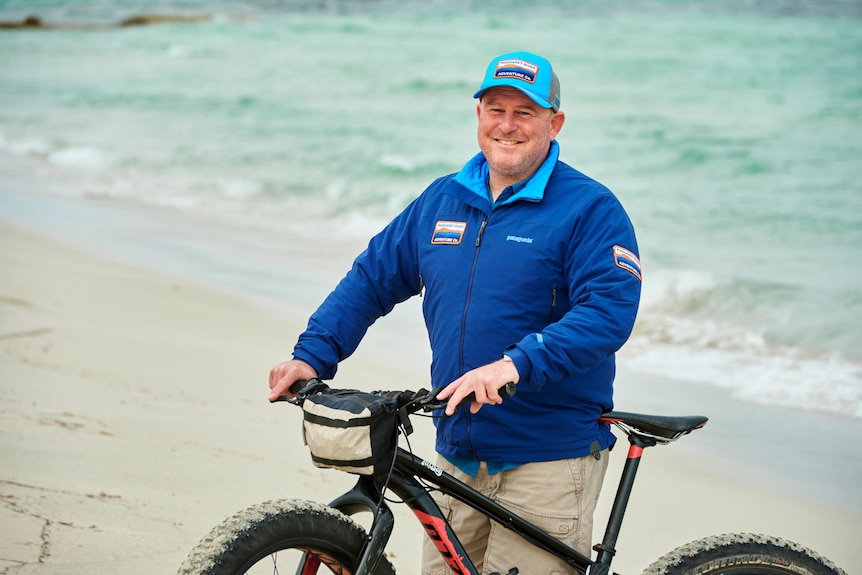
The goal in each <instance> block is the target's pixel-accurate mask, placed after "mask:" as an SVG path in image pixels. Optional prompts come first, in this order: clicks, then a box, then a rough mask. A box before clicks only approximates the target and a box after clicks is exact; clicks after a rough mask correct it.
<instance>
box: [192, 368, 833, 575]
mask: <svg viewBox="0 0 862 575" xmlns="http://www.w3.org/2000/svg"><path fill="white" fill-rule="evenodd" d="M303 383H306V382H303ZM307 383H308V385H307V386H306V387H304V388H303V389H302V390H300V391H298V393H297V396H296V398H293V399H291V398H288V397H287V396H282V397H280V398H279V400H281V401H288V402H290V403H293V404H297V405H302V401H303V394H304V392H306V390H311V389H314V386H315V385H317V386H319V385H322V386H323V387H326V388H327V389H328V387H327V386H326V385H325V384H322V382H319V381H317V380H310V382H307ZM441 390H442V388H437V389H434V390H432V391H430V392H429V391H427V390H420V391H418V392H412V391H395V392H392V391H390V392H375V393H376V394H378V395H380V396H383V397H390V398H394V399H395V400H396V403H397V413H396V415H395V417H397V418H398V427H399V433H400V435H403V436H405V437H406V436H408V435H409V434H410V433H411V432H412V424H411V422H410V416H413V415H416V414H418V412H424V413H426V414H427V413H429V412H435V411H437V410H439V409H441V408H442V407H443V406H444V405H445V402H441V401H439V400H437V399H436V395H437V394H438V393H439V392H440V391H441ZM292 391H294V390H293V389H292ZM333 391H335V390H333ZM338 391H341V392H344V391H352V390H338ZM358 393H361V392H358ZM500 393H501V395H503V396H505V395H511V394H512V393H514V385H512V384H510V385H509V386H507V387H506V388H503V389H501V391H500ZM469 400H470V398H468V399H467V400H465V402H466V401H469ZM600 421H601V422H603V423H608V424H612V425H614V426H615V427H616V428H618V429H620V430H621V431H622V432H623V433H624V434H625V435H626V436H627V438H628V442H629V449H628V455H627V459H626V462H625V464H624V467H623V471H622V475H621V478H620V481H619V486H618V488H617V492H616V496H615V499H614V502H613V505H612V507H611V511H610V515H609V518H608V522H607V526H606V528H605V533H604V537H603V538H602V541H601V543H599V544H597V545H595V547H593V550H594V551H595V552H596V555H595V558H594V559H591V558H589V557H587V556H585V555H583V554H581V553H579V552H578V551H576V550H575V549H572V548H571V547H568V546H567V545H565V544H564V543H562V542H561V541H559V540H557V539H555V538H554V537H553V536H551V535H549V534H548V533H546V532H544V531H542V530H541V529H539V528H538V527H536V526H534V525H532V524H531V523H529V522H528V521H526V520H524V519H522V518H521V517H519V516H518V515H517V514H515V513H513V512H512V511H509V510H508V509H506V508H505V507H503V506H501V505H499V504H498V503H496V502H494V501H492V500H490V499H488V498H487V497H485V496H483V495H482V494H481V493H479V492H477V491H475V490H473V489H472V488H470V487H468V486H466V485H464V484H463V483H461V482H460V481H458V480H457V479H455V478H454V477H452V476H451V475H449V474H447V473H445V472H443V471H442V470H441V469H439V468H438V467H436V466H435V465H434V464H432V463H430V462H428V461H425V460H424V459H422V458H420V457H417V456H416V455H414V454H413V453H412V452H411V451H409V450H408V449H404V448H402V447H400V446H397V445H396V443H397V442H396V440H394V439H393V449H392V459H391V464H390V466H389V469H388V472H385V473H376V474H374V475H360V476H359V479H358V480H357V482H356V485H355V486H354V487H353V488H352V489H350V490H349V491H347V492H346V493H344V494H342V495H341V496H339V497H337V498H336V499H334V500H333V501H332V502H331V503H329V504H328V505H324V504H321V503H316V502H312V501H304V500H299V499H284V500H276V501H267V502H264V503H260V504H257V505H253V506H251V507H249V508H247V509H245V510H243V511H240V512H239V513H237V514H235V515H233V516H231V517H228V518H227V519H225V520H224V521H223V522H222V523H221V524H220V525H218V526H216V527H215V528H214V529H212V531H210V533H209V534H208V535H206V536H205V537H204V538H203V539H202V540H201V541H200V543H199V544H198V545H197V546H196V547H195V548H194V549H193V550H192V552H191V553H190V554H189V556H188V558H187V559H186V561H185V562H184V563H183V565H182V566H181V567H180V569H179V571H178V575H238V574H242V573H263V572H269V573H279V572H280V571H279V569H280V568H281V567H283V566H284V565H286V561H290V565H291V567H293V568H294V569H293V572H294V573H297V574H298V575H309V574H313V573H318V572H332V573H338V574H352V575H370V574H374V575H390V574H393V573H394V572H395V571H394V569H393V567H392V565H391V563H390V562H389V560H388V559H387V558H386V556H385V548H386V544H387V541H388V540H389V536H390V534H391V533H392V530H393V528H394V523H395V520H394V516H393V513H392V511H391V509H390V508H389V505H388V502H389V500H388V499H387V498H386V497H385V494H386V493H387V492H392V493H394V494H395V495H397V496H398V498H399V499H400V501H401V502H403V503H404V504H406V505H407V506H408V507H409V508H410V509H411V510H412V511H413V513H414V515H415V516H416V518H417V519H418V520H419V522H420V523H421V525H422V528H423V530H424V531H425V533H426V534H427V536H428V537H431V538H432V540H433V541H434V543H435V546H436V547H437V549H438V551H439V552H440V553H441V555H442V556H443V557H444V559H445V560H446V562H447V565H448V566H449V568H450V570H451V571H452V573H455V574H463V575H478V573H479V572H478V571H477V569H476V567H475V566H474V565H473V564H472V563H471V562H470V559H469V557H468V556H467V554H466V553H465V552H464V549H463V548H462V546H461V544H460V542H459V540H458V537H457V535H456V534H455V533H454V532H453V531H452V529H451V528H450V527H449V525H448V523H447V522H446V518H445V517H444V516H443V514H442V513H441V511H440V509H439V507H438V506H437V504H436V503H435V502H434V499H433V498H432V496H431V494H430V493H431V491H432V490H438V491H440V492H442V493H444V494H448V495H451V496H452V497H455V498H456V499H458V500H460V501H462V502H464V503H466V504H468V505H470V506H471V507H473V508H474V509H476V510H478V511H480V512H481V513H483V514H484V515H486V516H487V517H489V518H490V519H492V520H494V521H497V522H498V523H500V524H502V525H503V526H505V527H507V528H509V529H511V530H513V531H514V532H516V533H517V534H519V535H520V536H521V537H523V538H524V539H526V540H527V541H529V542H531V543H532V544H533V545H534V546H536V547H537V548H539V549H543V550H544V551H547V552H548V553H551V554H553V555H554V556H555V557H558V558H560V559H562V560H563V561H565V562H566V563H567V564H568V565H571V566H572V567H573V568H574V569H575V570H576V571H577V572H578V573H581V574H588V575H608V574H610V573H613V572H612V571H611V570H610V567H611V562H612V559H613V557H614V555H615V554H616V548H615V547H616V543H617V537H618V535H619V532H620V528H621V526H622V523H623V517H624V514H625V510H626V506H627V505H628V501H629V497H630V495H631V493H632V490H633V487H634V481H635V477H636V475H637V470H638V465H639V463H640V460H641V458H642V457H643V454H644V450H645V449H646V448H648V447H654V446H657V445H665V444H669V443H672V442H674V441H676V440H678V439H680V438H681V437H683V436H685V435H687V434H689V433H691V432H692V431H694V430H697V429H700V428H702V427H703V426H704V425H706V423H707V418H706V417H704V416H661V415H647V414H640V413H630V412H622V411H610V412H607V413H604V414H603V415H602V416H601V418H600ZM408 447H409V443H408ZM361 512H370V513H371V514H372V516H373V521H372V524H371V527H370V529H369V530H368V531H367V532H366V531H365V529H363V528H362V527H361V526H359V525H358V524H357V523H356V522H354V521H353V519H351V516H352V515H355V514H357V513H361ZM321 569H323V570H321ZM521 569H525V567H523V566H522V567H521ZM319 570H321V571H319ZM518 573H519V568H518V566H516V565H513V566H512V567H511V569H510V570H509V571H508V573H506V574H494V575H517V574H518ZM721 574H727V575H731V574H732V575H791V574H793V575H846V573H845V572H844V571H843V570H842V569H840V568H838V567H837V566H835V565H834V564H833V563H832V562H831V561H829V560H828V559H826V558H824V557H822V556H820V555H818V554H817V553H815V552H814V551H812V550H810V549H807V548H805V547H803V546H801V545H799V544H796V543H793V542H790V541H787V540H784V539H781V538H778V537H772V536H767V535H759V534H751V533H735V534H724V535H717V536H713V537H707V538H703V539H699V540H697V541H693V542H691V543H688V544H686V545H683V546H681V547H678V548H677V549H674V550H673V551H671V552H669V553H667V554H665V555H664V556H662V557H661V558H659V559H658V560H656V561H655V562H654V563H653V564H652V565H650V566H649V567H648V568H647V569H646V570H645V571H644V575H721ZM522 575H527V574H526V572H525V573H523V574H522Z"/></svg>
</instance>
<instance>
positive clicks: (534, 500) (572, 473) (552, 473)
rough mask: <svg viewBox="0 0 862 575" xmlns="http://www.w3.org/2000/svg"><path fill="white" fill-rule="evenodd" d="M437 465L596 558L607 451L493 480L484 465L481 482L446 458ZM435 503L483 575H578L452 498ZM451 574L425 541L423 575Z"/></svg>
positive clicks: (497, 475) (531, 466) (437, 495)
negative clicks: (513, 573)
mask: <svg viewBox="0 0 862 575" xmlns="http://www.w3.org/2000/svg"><path fill="white" fill-rule="evenodd" d="M437 466H438V467H440V468H441V469H443V470H444V471H446V472H447V473H449V474H451V475H453V476H455V477H457V478H458V479H459V480H460V481H463V482H464V483H466V484H467V485H470V486H471V487H473V488H474V489H476V490H477V491H479V492H480V493H482V494H483V495H485V496H487V497H489V498H491V499H492V500H494V501H496V502H498V503H499V504H501V505H504V506H505V507H507V508H510V509H512V511H514V512H515V513H517V514H518V515H520V516H521V517H523V518H524V519H525V520H527V521H529V522H531V523H533V524H535V525H536V526H538V527H539V528H541V529H543V530H545V531H547V532H548V533H550V534H551V535H553V536H554V537H556V538H557V539H560V540H562V541H564V542H565V543H566V544H567V545H569V546H571V547H574V548H575V549H577V550H578V551H580V552H581V553H583V554H584V555H587V556H588V557H589V556H590V554H591V547H592V531H593V512H594V511H595V509H596V502H597V501H598V499H599V492H600V491H601V488H602V481H603V480H604V477H605V471H607V467H608V451H607V450H605V451H602V452H601V459H599V460H598V461H597V460H596V459H595V458H594V457H593V456H592V455H588V456H586V457H580V458H577V459H563V460H559V461H547V462H539V463H527V464H524V465H521V466H520V467H516V468H515V469H512V470H510V471H504V472H502V473H495V474H494V475H488V470H487V467H486V466H485V464H484V463H483V464H482V465H481V467H480V468H479V473H478V475H477V476H476V477H470V476H469V475H467V474H465V473H463V472H462V471H461V470H459V469H458V468H457V467H455V466H453V465H452V464H451V463H449V462H448V461H447V460H446V459H445V458H444V457H441V456H438V457H437ZM434 499H435V501H436V502H437V505H439V506H440V509H441V510H442V511H443V514H444V515H445V516H446V518H447V519H448V521H449V524H450V525H451V526H452V529H453V530H454V531H455V534H456V535H457V536H458V539H459V540H460V541H461V544H462V545H463V546H464V549H465V550H466V551H467V555H469V557H470V560H471V561H472V562H473V564H474V565H475V566H476V568H477V569H478V570H479V572H480V573H483V574H485V575H487V574H488V573H493V572H495V571H496V572H499V573H502V574H505V573H508V572H509V570H510V569H511V568H512V567H517V568H518V570H519V574H520V575H534V574H535V575H557V574H573V573H575V570H574V569H573V568H571V567H569V566H567V565H566V564H565V563H563V562H561V561H560V560H558V559H556V558H554V557H553V556H552V555H550V554H548V553H546V552H544V551H541V550H540V549H538V548H536V547H534V546H533V545H531V544H530V543H528V542H526V541H525V540H524V539H522V538H521V537H520V536H518V535H516V534H515V533H513V532H512V531H511V530H509V529H506V528H505V527H503V526H501V525H500V524H498V523H496V522H495V521H492V520H490V519H488V518H487V517H485V516H484V515H481V514H479V513H477V512H476V511H474V510H473V509H471V508H470V507H468V506H467V505H464V504H463V503H461V502H459V501H456V500H455V499H453V498H452V497H450V496H448V495H442V494H440V493H435V495H434ZM450 573H451V571H450V570H449V568H448V567H447V566H446V564H445V562H444V561H443V558H442V557H441V556H440V553H439V552H438V551H437V549H436V548H435V547H434V544H433V542H431V541H430V540H429V538H428V537H424V541H423V549H422V574H423V575H450Z"/></svg>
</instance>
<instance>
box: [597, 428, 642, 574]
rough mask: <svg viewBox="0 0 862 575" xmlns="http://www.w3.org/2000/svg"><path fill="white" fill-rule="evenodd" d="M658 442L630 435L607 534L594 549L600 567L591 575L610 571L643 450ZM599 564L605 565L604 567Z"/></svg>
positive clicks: (606, 530)
mask: <svg viewBox="0 0 862 575" xmlns="http://www.w3.org/2000/svg"><path fill="white" fill-rule="evenodd" d="M655 444H656V442H655V441H654V440H651V439H649V438H645V437H642V436H638V435H634V434H631V435H629V452H628V455H627V456H626V462H625V465H624V466H623V473H622V476H621V477H620V484H619V487H618V488H617V494H616V497H615V498H614V504H613V506H612V507H611V514H610V517H608V526H607V528H606V529H605V536H604V538H603V539H602V542H601V543H600V544H598V545H596V546H595V547H594V548H593V549H595V550H596V551H597V552H598V555H597V556H596V565H595V566H594V567H598V569H595V568H594V569H593V570H591V571H590V573H591V575H592V574H595V573H607V572H608V571H609V568H610V565H611V560H612V559H613V557H614V555H615V554H616V545H617V537H618V536H619V534H620V528H621V527H622V524H623V516H624V515H625V512H626V506H627V505H628V502H629V496H630V495H631V493H632V488H633V486H634V482H635V476H636V475H637V472H638V465H639V464H640V460H641V457H642V456H643V450H644V448H646V447H652V446H654V445H655ZM599 566H603V567H604V569H602V568H601V567H599Z"/></svg>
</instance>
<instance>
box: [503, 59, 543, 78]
mask: <svg viewBox="0 0 862 575" xmlns="http://www.w3.org/2000/svg"><path fill="white" fill-rule="evenodd" d="M538 73H539V67H538V66H536V65H535V64H533V63H531V62H527V61H526V60H519V59H517V58H508V59H506V60H500V61H499V62H497V69H496V70H494V77H495V78H515V79H517V80H523V81H524V82H529V83H530V84H532V83H533V82H535V81H536V75H537V74H538Z"/></svg>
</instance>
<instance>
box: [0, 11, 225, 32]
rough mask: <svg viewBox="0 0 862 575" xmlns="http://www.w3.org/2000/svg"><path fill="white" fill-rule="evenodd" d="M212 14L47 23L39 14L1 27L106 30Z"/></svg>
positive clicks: (183, 21) (187, 21)
mask: <svg viewBox="0 0 862 575" xmlns="http://www.w3.org/2000/svg"><path fill="white" fill-rule="evenodd" d="M211 19H212V18H211V16H209V15H208V14H205V15H196V16H185V15H182V14H138V15H137V16H129V17H128V18H124V19H123V20H121V21H119V22H118V23H116V24H107V25H105V24H45V23H44V22H42V19H41V18H39V17H38V16H28V17H27V18H25V19H23V20H21V21H0V29H6V30H16V29H18V30H20V29H39V30H60V29H66V30H69V29H72V30H104V29H106V28H114V27H120V28H126V27H131V26H150V25H154V24H191V23H195V22H206V21H209V20H211Z"/></svg>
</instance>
